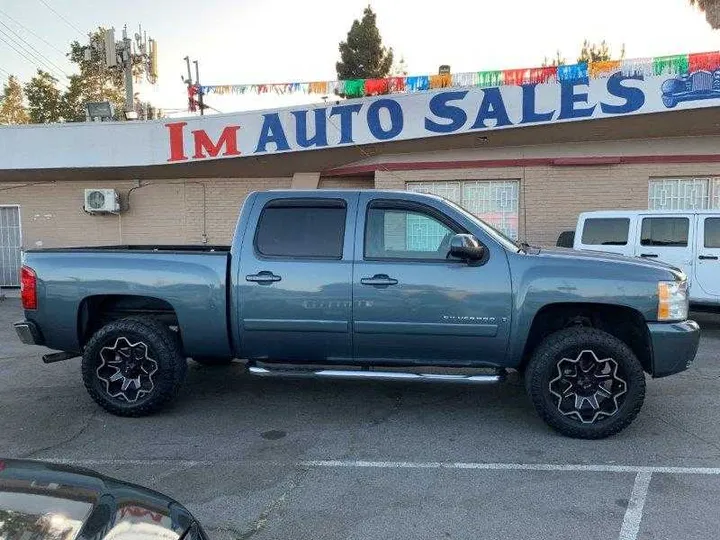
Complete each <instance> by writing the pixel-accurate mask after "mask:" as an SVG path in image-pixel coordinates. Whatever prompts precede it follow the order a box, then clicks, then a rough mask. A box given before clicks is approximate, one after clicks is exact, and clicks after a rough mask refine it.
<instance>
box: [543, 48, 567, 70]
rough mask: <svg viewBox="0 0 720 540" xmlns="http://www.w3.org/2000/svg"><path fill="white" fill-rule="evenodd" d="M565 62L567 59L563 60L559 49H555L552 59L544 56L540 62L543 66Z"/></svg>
mask: <svg viewBox="0 0 720 540" xmlns="http://www.w3.org/2000/svg"><path fill="white" fill-rule="evenodd" d="M565 64H567V60H565V57H564V56H562V55H561V54H560V51H559V50H557V51H555V56H554V57H553V59H552V60H548V57H547V56H546V57H545V60H543V63H542V65H543V67H548V66H564V65H565Z"/></svg>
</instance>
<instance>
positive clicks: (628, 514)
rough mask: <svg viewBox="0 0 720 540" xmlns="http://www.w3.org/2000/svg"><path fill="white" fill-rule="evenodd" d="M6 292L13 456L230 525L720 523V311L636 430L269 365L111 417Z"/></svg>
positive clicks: (468, 393) (501, 392) (394, 532)
mask: <svg viewBox="0 0 720 540" xmlns="http://www.w3.org/2000/svg"><path fill="white" fill-rule="evenodd" d="M20 318H21V310H20V307H19V301H18V300H17V299H15V298H8V299H6V300H4V301H2V302H0V456H3V457H11V458H32V459H45V460H51V461H59V462H63V463H69V464H76V465H82V466H86V467H90V468H93V469H95V470H98V471H100V472H103V473H106V474H110V475H112V476H116V477H119V478H121V479H123V480H127V481H131V482H137V483H140V484H143V485H145V486H148V487H152V488H154V489H157V490H160V491H162V492H164V493H167V494H168V495H170V496H172V497H174V498H176V499H178V500H179V501H181V502H182V503H184V504H185V505H186V506H187V507H188V508H189V509H190V510H191V511H192V512H193V513H194V514H195V515H196V516H197V517H198V518H199V519H200V520H201V521H202V523H203V524H204V526H205V527H206V529H207V531H208V532H209V533H210V535H211V536H212V537H213V538H218V539H229V538H237V539H249V538H253V539H256V538H257V539H271V538H272V539H282V538H288V539H290V538H292V539H294V540H295V539H306V538H307V539H311V538H312V539H330V538H352V539H361V538H362V539H363V540H365V539H388V538H413V539H415V538H419V539H438V538H468V539H470V538H472V539H478V538H513V539H515V538H523V539H530V538H533V539H535V538H537V539H540V538H552V539H561V538H583V539H594V538H597V539H609V538H621V539H623V540H628V539H634V538H642V539H653V540H659V539H675V538H678V539H680V538H682V539H701V538H702V539H706V538H711V537H715V536H717V531H718V530H720V425H719V424H720V423H719V422H718V419H719V416H718V411H719V410H720V316H713V315H703V314H700V315H698V316H697V317H696V318H697V320H698V321H699V322H700V323H701V326H702V328H703V337H702V342H701V346H700V352H699V356H698V358H697V360H696V363H695V365H694V366H693V367H692V368H691V369H690V370H689V371H687V372H685V373H682V374H680V375H677V376H674V377H670V378H668V379H662V380H656V381H649V384H648V393H647V400H646V402H645V406H644V408H643V410H642V412H641V413H640V415H639V417H638V418H637V420H636V421H635V422H634V423H633V424H632V425H631V426H630V427H629V428H628V429H627V430H625V431H624V432H622V433H621V434H620V435H618V436H616V437H614V438H611V439H607V440H602V441H578V440H572V439H567V438H564V437H562V436H560V435H557V434H555V433H553V432H552V431H550V430H549V429H548V428H547V427H546V426H545V424H543V423H542V421H541V420H540V419H539V418H538V417H537V416H536V415H535V413H534V411H533V409H532V406H531V404H530V402H529V401H528V399H526V397H525V394H524V392H523V390H522V388H521V387H520V386H519V385H517V384H516V383H513V382H506V383H503V384H501V385H498V386H491V387H482V388H468V387H464V386H463V387H458V386H446V385H420V386H418V385H412V384H407V383H405V384H401V383H379V382H372V383H369V382H327V381H325V382H322V381H313V380H302V381H291V380H266V379H255V378H251V377H250V376H249V375H246V374H245V373H244V369H243V367H242V364H240V363H236V364H234V365H232V366H230V367H224V368H207V367H203V366H200V365H197V364H195V363H191V366H190V369H189V373H188V378H187V382H186V385H185V387H184V390H183V392H182V395H181V396H180V399H179V400H178V401H177V402H176V403H175V404H174V405H173V406H172V407H170V408H169V409H167V410H166V411H164V412H162V413H160V414H158V415H155V416H152V417H149V418H140V419H127V418H117V417H114V416H111V415H109V414H107V413H105V412H104V411H102V410H101V409H100V408H99V407H97V406H96V405H95V403H94V402H93V401H92V400H91V399H90V397H89V396H88V395H87V394H86V392H85V389H84V388H83V385H82V381H81V377H80V365H79V360H78V359H75V360H70V361H67V362H61V363H57V364H51V365H45V364H43V363H42V361H41V360H40V356H41V354H42V353H43V352H44V351H43V350H42V349H41V348H38V347H27V346H23V345H22V344H20V343H19V341H18V340H17V338H16V337H15V335H14V332H13V330H12V328H11V326H10V324H11V322H13V321H14V320H17V319H20Z"/></svg>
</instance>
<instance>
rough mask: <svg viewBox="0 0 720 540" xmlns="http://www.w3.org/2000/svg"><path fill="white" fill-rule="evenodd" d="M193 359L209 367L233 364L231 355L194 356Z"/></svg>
mask: <svg viewBox="0 0 720 540" xmlns="http://www.w3.org/2000/svg"><path fill="white" fill-rule="evenodd" d="M192 359H193V361H195V362H197V363H198V364H202V365H203V366H208V367H221V366H229V365H230V364H232V361H233V359H232V358H231V357H222V356H221V357H216V356H193V357H192Z"/></svg>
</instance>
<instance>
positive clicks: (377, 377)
mask: <svg viewBox="0 0 720 540" xmlns="http://www.w3.org/2000/svg"><path fill="white" fill-rule="evenodd" d="M248 371H249V372H250V373H252V374H253V375H257V376H258V377H301V378H304V377H310V378H326V379H349V380H353V379H355V380H362V379H370V380H374V381H411V382H449V383H464V384H485V383H497V382H500V381H502V380H503V379H504V378H505V375H504V373H502V372H499V373H495V374H492V375H490V374H489V375H455V374H444V373H407V372H400V371H365V370H363V371H360V370H357V371H356V370H351V369H348V370H342V369H321V370H317V371H313V370H309V369H308V370H303V369H268V368H264V367H259V366H250V367H248Z"/></svg>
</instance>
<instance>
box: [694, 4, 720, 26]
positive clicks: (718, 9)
mask: <svg viewBox="0 0 720 540" xmlns="http://www.w3.org/2000/svg"><path fill="white" fill-rule="evenodd" d="M690 4H692V5H693V6H697V7H699V8H700V9H701V10H702V11H704V12H705V18H706V19H707V22H708V23H709V24H710V26H712V27H713V28H720V0H690Z"/></svg>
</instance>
